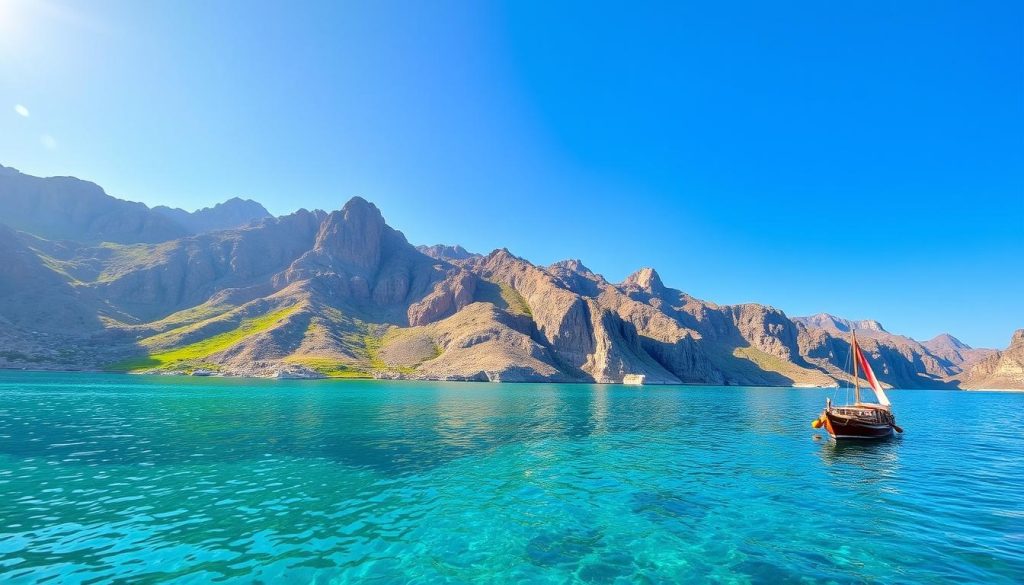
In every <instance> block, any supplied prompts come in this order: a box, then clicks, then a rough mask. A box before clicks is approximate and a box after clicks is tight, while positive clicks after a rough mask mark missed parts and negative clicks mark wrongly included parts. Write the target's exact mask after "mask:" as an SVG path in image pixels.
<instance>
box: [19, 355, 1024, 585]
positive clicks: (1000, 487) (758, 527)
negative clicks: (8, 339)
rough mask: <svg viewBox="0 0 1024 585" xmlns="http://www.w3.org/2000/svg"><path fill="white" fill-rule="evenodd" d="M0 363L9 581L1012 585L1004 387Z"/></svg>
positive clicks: (1015, 555) (1011, 454)
mask: <svg viewBox="0 0 1024 585" xmlns="http://www.w3.org/2000/svg"><path fill="white" fill-rule="evenodd" d="M892 394H893V400H894V402H895V403H896V404H897V408H898V416H899V418H900V423H901V424H902V425H903V426H904V427H905V428H906V429H907V430H908V433H907V435H906V436H905V437H904V438H902V439H899V440H895V441H891V442H887V443H881V444H860V445H836V444H834V443H831V442H829V441H827V440H824V438H822V437H821V436H820V435H816V434H815V433H814V432H813V431H811V430H810V429H809V428H808V422H809V420H810V419H811V418H812V417H813V416H814V415H815V414H816V413H817V411H818V410H819V409H820V406H821V404H822V403H823V402H824V396H825V393H824V392H821V391H815V390H794V389H766V388H696V387H673V388H668V387H665V388H645V389H642V390H641V389H633V388H624V387H607V386H580V385H576V386H571V385H510V386H497V385H487V384H482V385H481V384H454V385H453V384H419V383H415V384H414V383H385V382H377V383H360V382H354V383H341V384H336V383H324V382H320V383H309V382H252V381H237V380H194V379H170V378H137V377H126V376H101V375H88V374H76V375H69V374H22V373H4V374H0V490H2V492H3V494H4V496H5V497H4V498H2V499H0V579H2V580H3V581H5V582H15V583H42V582H67V583H85V582H97V581H99V582H102V581H130V582H157V581H159V582H165V581H170V582H181V583H207V582H218V583H219V582H240V583H249V582H253V581H263V582H275V583H276V582H296V583H299V582H301V583H328V582H330V583H345V582H360V583H366V582H369V583H374V582H380V583H391V582H395V581H400V582H414V583H419V582H423V583H426V582H429V583H436V582H441V583H448V582H450V583H464V582H468V581H485V582H516V583H519V582H524V581H528V582H553V583H554V582H557V583H566V582H585V583H635V582H649V583H661V582H672V583H688V582H692V583H703V582H709V581H712V582H729V583H806V582H833V583H860V582H866V581H877V582H885V583H962V582H965V581H966V582H986V583H1014V582H1019V580H1020V576H1021V575H1024V553H1022V551H1024V505H1022V503H1021V494H1022V493H1024V414H1022V413H1024V408H1022V406H1024V395H1013V394H989V393H981V394H974V393H970V394H969V393H955V392H924V391H915V392H909V391H905V392H900V391H896V392H893V393H892Z"/></svg>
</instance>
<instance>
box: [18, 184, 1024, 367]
mask: <svg viewBox="0 0 1024 585" xmlns="http://www.w3.org/2000/svg"><path fill="white" fill-rule="evenodd" d="M8 174H10V173H8ZM16 178H17V177H16ZM17 180H19V181H20V180H22V179H21V178H17ZM74 181H77V180H71V182H70V183H68V184H69V185H72V186H73V188H72V189H71V190H70V191H67V192H65V191H63V190H61V189H56V190H57V191H59V193H57V194H56V195H54V196H53V198H52V199H50V200H47V201H48V202H46V203H45V205H44V203H42V202H38V201H36V202H32V203H31V205H28V206H27V207H24V209H23V210H22V212H21V213H22V216H20V217H22V219H23V220H24V221H20V222H19V223H18V225H19V226H20V227H21V228H28V227H32V226H35V225H44V227H46V226H47V225H50V224H46V222H45V221H43V220H40V219H38V218H35V216H34V215H33V214H34V213H36V212H35V211H31V210H30V209H42V208H45V206H56V207H57V208H61V207H62V206H63V205H64V203H61V201H64V200H65V199H70V200H77V199H76V198H77V197H79V196H82V197H85V198H87V199H88V198H92V199H96V200H97V201H101V202H103V205H110V206H113V208H117V209H121V207H119V206H120V203H124V202H120V203H111V202H110V201H108V200H107V199H110V200H113V198H109V197H108V196H106V195H105V194H103V193H102V191H101V190H99V188H98V187H95V186H93V187H82V186H81V185H79V184H78V183H76V182H74ZM48 188H49V187H48ZM82 188H84V189H85V190H86V191H88V192H89V193H86V194H85V195H82V194H81V193H80V192H79V191H78V189H82ZM18 193H21V195H18V194H17V193H16V194H15V195H16V196H10V193H9V192H8V193H6V194H5V193H4V192H3V191H0V200H5V199H4V198H5V197H6V200H7V201H10V200H14V199H18V198H19V197H22V198H24V197H23V195H24V192H20V191H19V192H18ZM105 198H106V199H105ZM28 199H31V197H29V198H28ZM43 199H46V198H43ZM113 201H115V202H116V201H118V200H113ZM243 203H244V202H243ZM32 205H36V206H37V207H32ZM236 205H237V204H230V205H228V206H227V207H228V208H230V207H233V206H236ZM38 206H43V207H42V208H40V207H38ZM94 207H95V206H94ZM101 207H102V206H101ZM125 209H128V208H125ZM131 209H135V211H136V212H138V213H139V214H141V215H139V217H140V218H142V219H139V222H141V223H134V224H133V223H131V222H127V223H125V225H130V226H132V227H131V229H127V230H122V231H117V232H116V233H117V234H119V235H118V237H119V238H120V241H118V240H114V241H110V240H104V241H96V240H94V238H97V237H98V238H106V236H107V235H109V234H111V233H114V232H113V231H110V230H98V231H97V230H94V229H92V228H88V226H89V225H99V224H95V223H92V224H90V223H88V222H86V223H81V222H78V221H77V220H76V221H70V220H67V219H66V218H65V219H64V220H61V221H59V222H56V223H53V224H52V225H50V227H52V226H53V225H58V224H59V225H60V226H62V227H61V228H60V229H61V230H63V229H71V228H72V227H73V228H74V229H75V230H83V229H84V231H79V232H75V233H78V234H79V235H80V237H81V241H77V242H76V241H69V240H59V241H57V240H54V239H52V238H48V237H45V236H46V235H51V234H53V233H56V232H54V231H49V230H48V229H43V230H41V232H40V233H41V235H39V234H36V235H33V234H31V233H26V231H25V229H22V231H15V230H14V229H10V228H7V227H0V254H2V256H3V258H4V259H5V262H4V263H2V264H0V325H2V327H0V367H2V366H9V367H32V368H89V369H113V370H118V371H140V372H189V371H193V370H196V369H201V370H206V371H213V372H217V373H221V374H225V375H256V376H275V375H281V376H309V377H320V376H335V377H349V376H379V377H401V378H425V379H448V380H491V381H544V380H548V381H584V382H621V381H622V380H623V378H624V377H626V376H629V375H643V376H644V377H645V381H646V382H647V383H705V384H765V385H792V384H813V385H831V384H835V383H837V381H844V380H845V379H846V377H847V374H845V373H844V372H845V366H846V365H847V360H848V356H849V353H850V346H849V340H848V338H849V331H850V329H851V328H854V327H855V328H857V330H858V334H859V335H860V337H861V339H862V345H863V346H864V349H865V351H866V352H867V354H868V355H869V359H870V360H872V362H873V364H874V365H875V370H876V373H877V374H878V375H879V378H880V379H881V380H882V381H883V382H884V383H887V384H889V385H895V386H901V387H942V386H955V385H957V384H959V383H960V382H961V381H962V382H963V383H964V385H969V386H970V387H978V386H979V385H980V386H985V385H986V384H1018V385H1019V384H1022V383H1024V382H1022V381H1021V380H1020V376H1019V375H1018V374H1019V366H1020V363H1021V361H1020V357H1019V352H1020V345H1021V344H1020V343H1019V340H1018V339H1017V338H1015V342H1014V344H1012V345H1011V348H1009V349H1007V350H1006V351H1004V352H1000V353H999V354H995V355H991V356H989V358H988V359H984V358H985V355H986V354H984V351H985V350H974V349H972V348H969V347H967V346H966V345H964V344H962V343H960V342H958V341H957V340H955V338H952V337H950V336H945V337H943V336H940V337H938V338H936V339H933V340H930V341H929V342H926V343H925V344H921V343H918V342H917V341H915V340H913V339H910V338H907V337H903V336H899V335H894V334H891V333H889V332H887V331H886V330H885V329H884V328H883V327H882V326H881V325H880V324H878V323H877V322H874V321H861V322H854V321H848V320H845V319H841V318H838V317H833V316H831V315H824V314H822V315H815V316H813V317H805V318H789V317H788V316H786V315H785V314H784V313H783V312H782V311H779V310H777V309H774V308H772V307H768V306H764V305H758V304H743V305H732V306H721V305H716V304H714V303H711V302H707V301H703V300H700V299H697V298H694V297H692V296H690V295H688V294H686V293H684V292H682V291H680V290H676V289H673V288H670V287H668V286H667V285H666V284H665V283H664V282H663V281H662V279H661V277H660V276H659V275H658V273H657V271H655V270H654V269H653V268H641V269H639V270H637V271H636V272H635V273H633V274H632V275H630V276H629V277H627V278H626V279H625V280H624V281H623V282H621V283H612V282H609V281H607V280H606V279H605V278H604V277H603V276H601V275H599V274H596V273H594V272H593V271H592V270H590V269H589V268H587V267H586V266H585V265H584V264H583V263H582V262H581V261H579V260H566V261H563V262H557V263H555V264H552V265H551V266H546V267H545V266H537V265H534V264H532V263H530V262H529V261H527V260H525V259H523V258H519V257H517V256H515V255H514V254H512V253H511V252H509V251H508V250H504V249H502V250H495V251H494V252H491V253H490V254H488V255H486V256H484V255H479V254H473V253H470V252H467V251H466V250H465V249H463V248H460V247H458V246H431V247H421V248H415V247H413V246H412V245H410V244H409V242H408V241H407V240H406V238H405V236H404V235H402V233H401V232H399V231H397V230H395V229H393V228H392V227H390V226H388V225H387V223H386V222H385V220H384V217H383V215H382V214H381V212H380V210H378V209H377V207H376V206H374V205H373V204H371V203H369V202H367V201H365V200H363V199H361V198H354V199H352V200H350V201H349V202H348V203H346V204H345V205H344V206H343V207H342V208H341V209H340V210H338V211H334V212H331V213H325V212H322V211H306V210H300V211H298V212H296V213H294V214H291V215H288V216H283V217H280V218H258V217H251V218H249V219H246V221H247V222H248V223H247V225H245V226H243V227H238V228H233V229H226V230H217V231H212V232H207V233H201V234H192V235H182V234H180V233H178V232H175V231H174V229H175V228H173V227H168V228H167V229H168V230H170V231H167V232H165V233H162V234H160V235H159V237H157V236H153V237H154V238H156V239H159V238H169V239H167V240H166V241H148V240H147V239H145V238H144V239H137V238H133V237H130V234H142V235H146V236H147V237H148V235H151V234H149V233H148V232H147V231H146V230H147V229H148V228H146V227H143V226H145V225H146V223H145V222H146V221H150V220H152V217H153V213H154V212H153V210H146V209H143V210H140V209H138V208H131ZM213 209H214V210H216V209H217V208H213ZM221 209H222V210H223V209H224V208H223V207H222V208H221ZM260 209H262V207H261V208H260ZM26 210H28V211H26ZM249 211H250V212H253V213H249V212H244V213H240V214H239V215H232V214H231V213H227V214H221V216H220V219H217V220H216V221H221V220H223V221H227V222H228V223H233V222H234V221H236V220H240V219H241V218H246V217H248V216H250V215H260V213H259V210H256V209H255V208H250V209H249ZM90 213H92V212H90ZM117 213H121V212H117ZM125 213H127V212H125ZM115 215H117V214H116V213H115ZM174 216H175V213H173V212H172V213H170V214H169V216H168V217H164V219H167V220H168V221H171V220H174ZM229 216H231V217H233V219H223V218H224V217H229ZM66 217H77V216H74V214H73V213H71V214H66ZM90 217H92V215H90ZM159 217H163V216H159ZM211 217H212V216H211ZM146 218H150V219H146ZM152 221H158V222H159V221H163V220H160V219H157V220H152ZM210 221H211V222H214V220H212V219H211V220H210ZM182 223H183V224H184V223H186V222H182ZM214 223H215V222H214ZM214 223H207V224H202V225H205V226H206V227H209V226H211V225H214ZM154 225H165V226H166V225H172V224H162V223H161V224H154ZM69 226H71V227H69ZM82 226H86V228H83V227H82ZM33 229H35V228H33ZM53 229H56V228H53ZM154 229H156V228H154ZM193 229H200V224H199V223H195V224H189V227H188V229H187V230H186V231H188V230H193ZM137 230H141V232H140V231H137ZM157 231H159V230H157ZM140 237H141V236H140ZM70 348H73V349H70ZM967 369H969V372H965V370H967Z"/></svg>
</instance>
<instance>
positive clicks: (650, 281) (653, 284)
mask: <svg viewBox="0 0 1024 585" xmlns="http://www.w3.org/2000/svg"><path fill="white" fill-rule="evenodd" d="M622 284H624V285H627V286H635V287H638V288H641V289H643V290H645V291H647V292H650V293H659V292H661V291H664V290H665V284H664V283H663V282H661V277H660V276H658V271H656V270H655V269H653V268H649V267H644V268H641V269H640V270H637V271H636V272H634V273H633V274H630V275H629V276H628V277H627V278H626V280H625V281H624V282H623V283H622Z"/></svg>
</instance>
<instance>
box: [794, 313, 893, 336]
mask: <svg viewBox="0 0 1024 585" xmlns="http://www.w3.org/2000/svg"><path fill="white" fill-rule="evenodd" d="M793 321H794V322H796V323H800V324H801V325H804V326H806V327H813V328H816V329H825V330H827V331H832V332H835V333H849V332H851V331H853V330H854V329H856V330H857V331H859V332H861V333H866V332H874V333H888V331H886V330H885V329H884V328H883V327H882V324H881V323H879V322H878V321H874V320H871V319H864V320H861V321H851V320H849V319H843V318H842V317H836V316H834V315H829V314H828V313H818V314H817V315H811V316H810V317H793Z"/></svg>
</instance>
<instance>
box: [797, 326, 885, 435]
mask: <svg viewBox="0 0 1024 585" xmlns="http://www.w3.org/2000/svg"><path fill="white" fill-rule="evenodd" d="M850 349H851V352H852V359H851V360H850V361H852V362H853V383H854V391H853V392H854V393H853V396H854V400H853V404H845V405H842V406H836V405H833V404H832V400H830V399H825V410H823V411H822V413H821V416H819V417H818V418H816V419H815V420H814V421H813V422H812V423H811V426H812V427H814V428H816V429H818V428H821V427H824V428H825V430H826V431H828V434H829V436H831V437H832V438H833V439H836V440H848V439H885V438H888V437H891V436H892V435H893V432H894V431H895V432H897V433H902V432H903V429H901V428H900V427H899V426H897V424H896V417H895V416H893V413H892V403H890V402H889V397H888V396H886V395H885V391H884V390H882V386H881V384H879V383H878V378H876V377H875V372H874V371H872V369H871V364H869V363H868V360H867V359H865V358H864V352H862V351H861V350H860V346H859V345H858V344H857V333H856V332H854V333H853V341H852V342H851V344H850ZM858 370H859V371H860V372H863V374H864V379H865V380H866V381H867V383H868V386H869V387H870V388H871V391H872V392H874V393H875V399H876V400H878V403H877V404H876V403H871V402H861V400H860V377H859V373H860V372H858Z"/></svg>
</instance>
